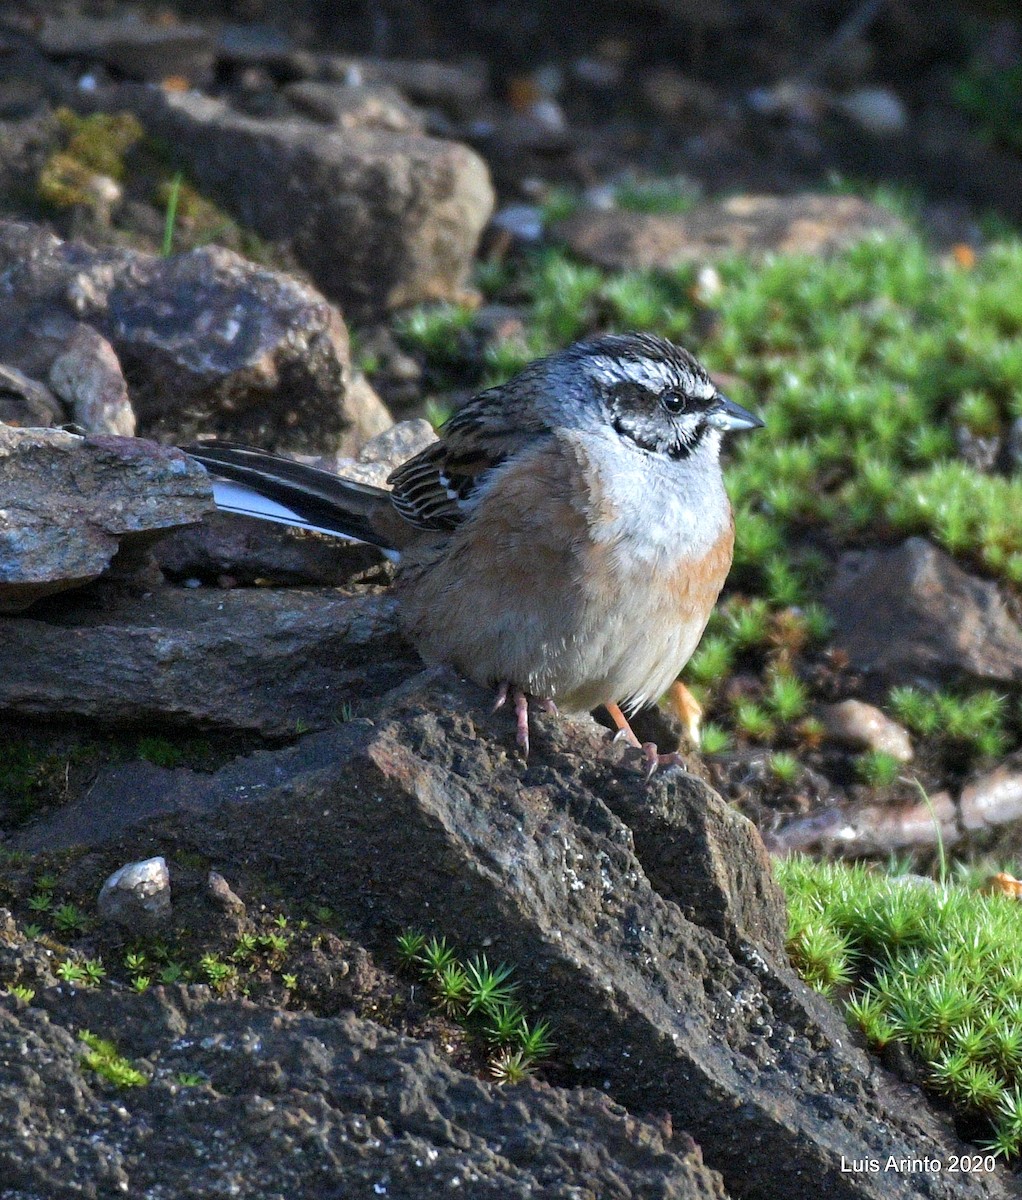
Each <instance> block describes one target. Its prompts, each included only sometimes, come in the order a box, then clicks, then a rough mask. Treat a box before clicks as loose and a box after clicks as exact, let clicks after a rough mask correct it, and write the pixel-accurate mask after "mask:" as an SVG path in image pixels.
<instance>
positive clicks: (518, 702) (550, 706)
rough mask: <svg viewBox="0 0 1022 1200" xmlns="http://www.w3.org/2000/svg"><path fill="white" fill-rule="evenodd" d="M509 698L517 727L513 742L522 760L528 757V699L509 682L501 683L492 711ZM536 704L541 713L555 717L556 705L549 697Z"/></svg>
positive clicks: (542, 698)
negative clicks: (517, 747) (516, 745)
mask: <svg viewBox="0 0 1022 1200" xmlns="http://www.w3.org/2000/svg"><path fill="white" fill-rule="evenodd" d="M509 698H510V700H511V702H512V704H513V705H514V709H515V724H516V726H517V730H516V734H515V742H516V743H517V744H518V746H519V748H520V749H521V751H522V755H523V757H524V758H528V757H529V697H528V696H527V695H526V693H525V692H523V691H521V690H520V689H519V688H513V687H512V686H511V684H510V683H509V682H506V681H505V682H503V683H501V684H499V685H498V687H497V695H496V697H495V698H494V702H493V711H494V712H496V711H497V710H498V709H500V708H503V707H504V705H505V704H506V703H507V702H508V699H509ZM536 703H537V704H538V705H539V707H540V708H541V709H542V711H543V712H547V713H553V714H554V716H556V715H557V705H556V704H555V703H554V702H553V700H551V699H550V697H549V696H544V697H541V698H539V699H538V700H537V701H536Z"/></svg>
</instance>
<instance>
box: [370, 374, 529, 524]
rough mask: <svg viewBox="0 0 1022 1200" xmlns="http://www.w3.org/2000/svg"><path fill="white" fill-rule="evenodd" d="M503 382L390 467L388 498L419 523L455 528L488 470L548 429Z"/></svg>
mask: <svg viewBox="0 0 1022 1200" xmlns="http://www.w3.org/2000/svg"><path fill="white" fill-rule="evenodd" d="M513 401H514V397H513V395H512V394H509V389H508V388H507V387H495V388H489V389H488V390H487V391H485V392H480V394H479V395H478V396H475V397H473V399H471V400H470V401H469V402H468V403H467V404H466V405H465V407H464V408H462V409H460V410H459V411H458V412H456V413H455V414H454V416H453V417H451V418H450V420H449V421H447V423H446V424H445V425H443V426H442V427H441V429H440V437H439V440H438V441H436V442H434V443H433V444H432V445H431V446H428V447H427V448H426V449H425V450H423V451H421V452H420V453H419V454H417V455H415V457H414V458H410V459H409V460H408V461H407V462H406V463H403V464H402V465H401V466H400V467H398V468H397V470H396V471H394V472H393V473H392V474H391V476H390V479H389V480H388V482H389V483H390V484H391V487H392V489H393V490H392V492H391V501H392V503H393V504H394V507H395V508H396V509H397V511H398V512H399V513H400V514H401V516H402V517H404V519H405V520H406V521H409V522H410V523H411V524H413V525H415V526H417V527H418V528H419V529H438V530H443V529H448V530H449V529H454V528H455V527H456V526H457V525H459V524H460V523H461V521H463V520H464V519H465V517H466V516H467V514H468V513H469V512H470V511H471V508H472V500H473V497H474V495H475V493H476V492H477V491H478V489H479V487H480V486H481V485H482V484H483V482H484V481H485V480H486V478H487V476H488V475H489V473H490V472H491V471H492V470H493V469H494V468H495V467H498V466H500V464H501V463H503V462H506V461H507V459H509V458H512V457H513V456H514V455H516V454H517V453H519V451H521V450H522V449H523V448H524V447H525V446H527V445H530V444H531V443H532V442H534V441H535V440H536V438H537V437H542V436H543V435H544V434H548V433H549V432H550V429H549V427H548V426H547V425H546V424H545V423H544V422H543V421H542V420H541V419H540V418H538V417H537V416H536V413H535V411H534V409H533V406H532V405H522V404H520V403H514V402H513Z"/></svg>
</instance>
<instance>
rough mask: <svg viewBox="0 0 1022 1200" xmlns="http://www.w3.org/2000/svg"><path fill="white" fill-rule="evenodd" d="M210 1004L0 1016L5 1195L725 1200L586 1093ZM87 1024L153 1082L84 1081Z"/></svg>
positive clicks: (716, 1184) (415, 1043)
mask: <svg viewBox="0 0 1022 1200" xmlns="http://www.w3.org/2000/svg"><path fill="white" fill-rule="evenodd" d="M203 992H204V989H199V988H178V987H174V988H162V987H153V988H151V989H150V990H149V991H148V992H147V993H146V994H145V995H141V996H135V995H123V996H119V997H116V998H115V997H113V996H112V995H111V993H110V992H108V991H106V990H97V991H93V992H92V993H91V994H90V993H88V992H86V991H84V990H81V989H79V990H78V992H77V994H76V995H74V996H69V995H63V994H61V992H60V991H58V990H55V991H54V992H53V993H49V994H47V995H46V996H45V997H42V998H41V1000H40V1004H39V1005H34V1006H32V1007H17V1008H15V1007H13V1006H10V1005H5V1006H4V1007H2V1008H0V1122H2V1124H0V1163H2V1164H3V1167H4V1185H5V1189H9V1193H8V1194H9V1195H10V1196H12V1197H15V1196H17V1197H22V1196H25V1197H27V1196H47V1197H53V1198H55V1200H56V1198H58V1197H65V1196H66V1197H70V1196H71V1195H72V1194H73V1193H72V1191H71V1189H70V1187H69V1186H68V1180H72V1179H73V1181H74V1184H73V1186H74V1188H75V1190H76V1191H77V1192H79V1194H81V1195H118V1194H123V1195H132V1196H142V1195H158V1194H165V1195H173V1196H185V1195H187V1194H188V1193H189V1191H192V1192H193V1193H194V1182H195V1179H196V1177H197V1175H199V1174H205V1173H207V1172H208V1173H209V1176H210V1177H211V1178H216V1179H236V1180H244V1185H243V1190H244V1194H245V1196H246V1198H247V1200H279V1197H282V1196H287V1197H288V1198H289V1200H321V1198H323V1197H326V1196H331V1195H333V1196H339V1195H341V1194H345V1195H351V1196H360V1197H361V1196H368V1197H376V1196H390V1197H395V1198H396V1197H400V1198H401V1200H432V1198H433V1197H436V1196H439V1195H444V1194H453V1195H464V1196H466V1197H477V1196H483V1195H487V1194H488V1195H490V1196H494V1197H500V1198H501V1200H533V1198H534V1197H539V1196H551V1197H553V1196H564V1197H569V1196H571V1197H583V1196H601V1197H602V1196H606V1197H612V1196H625V1195H627V1196H635V1197H640V1196H649V1197H653V1196H662V1197H671V1198H672V1200H727V1192H726V1191H725V1190H724V1186H723V1184H722V1182H721V1179H720V1176H719V1174H718V1173H717V1172H716V1171H713V1170H711V1169H710V1168H709V1167H707V1166H705V1165H704V1163H703V1161H702V1156H701V1154H700V1152H699V1149H698V1147H696V1146H695V1145H694V1143H693V1142H692V1140H691V1138H689V1137H687V1136H686V1135H685V1134H684V1133H677V1134H675V1133H672V1131H671V1129H670V1127H669V1126H667V1127H664V1126H663V1125H662V1124H661V1123H659V1122H655V1121H653V1120H651V1119H649V1118H645V1119H643V1118H639V1117H636V1116H634V1115H632V1114H631V1113H629V1112H627V1111H626V1110H624V1109H623V1108H622V1107H621V1106H620V1105H618V1104H615V1103H614V1102H612V1101H611V1100H609V1099H608V1098H607V1097H606V1096H605V1095H603V1094H601V1093H600V1092H598V1091H595V1090H593V1089H592V1088H582V1089H580V1088H563V1087H549V1086H545V1085H540V1084H525V1085H523V1086H520V1087H515V1088H507V1089H501V1088H498V1087H497V1086H495V1085H494V1084H492V1083H487V1082H484V1081H482V1080H480V1079H478V1078H475V1077H474V1076H472V1075H469V1074H466V1073H465V1072H464V1071H460V1070H457V1069H456V1068H454V1067H452V1066H451V1065H450V1064H449V1063H447V1062H445V1061H444V1060H443V1059H442V1058H441V1057H440V1054H439V1053H438V1051H437V1050H436V1049H434V1048H433V1047H432V1046H431V1045H430V1044H429V1043H427V1042H424V1041H420V1040H416V1039H413V1038H408V1037H402V1036H400V1035H399V1034H397V1033H394V1032H392V1031H390V1030H386V1029H383V1028H381V1027H380V1026H379V1025H377V1024H375V1023H374V1022H373V1021H369V1020H364V1019H362V1018H359V1017H357V1016H355V1015H354V1014H353V1013H351V1012H344V1013H342V1014H340V1015H339V1016H336V1017H329V1018H321V1017H314V1016H310V1015H308V1014H303V1013H297V1012H287V1011H282V1012H273V1011H269V1010H267V1009H259V1008H256V1007H255V1006H254V1005H249V1004H245V1003H238V1002H225V1001H222V1000H216V999H213V998H212V997H210V996H209V995H208V994H203ZM83 1028H87V1029H90V1030H91V1031H93V1032H94V1033H96V1034H97V1035H98V1036H100V1037H103V1038H106V1039H108V1040H110V1041H111V1042H113V1044H114V1045H115V1046H116V1048H117V1050H118V1052H119V1053H121V1054H123V1055H126V1056H128V1057H129V1058H130V1059H131V1060H133V1061H136V1062H138V1064H139V1065H141V1066H142V1067H143V1068H144V1069H145V1073H146V1074H147V1075H150V1076H151V1078H150V1081H149V1083H148V1085H147V1086H145V1087H137V1088H125V1089H120V1090H119V1091H117V1092H116V1093H113V1092H112V1091H111V1090H109V1089H108V1087H107V1086H105V1085H104V1084H103V1083H102V1081H101V1080H98V1079H97V1078H96V1076H95V1075H93V1074H92V1073H91V1072H89V1071H87V1070H83V1068H82V1053H81V1043H80V1042H79V1041H78V1040H77V1033H78V1031H79V1030H80V1029H83ZM182 1077H186V1078H187V1077H191V1078H195V1079H198V1080H200V1081H203V1082H200V1083H198V1084H197V1085H193V1086H182V1084H181V1082H180V1081H181V1079H182ZM965 1178H966V1182H967V1181H968V1177H967V1176H966V1177H965ZM338 1181H343V1183H342V1184H341V1185H340V1186H341V1187H342V1189H343V1191H342V1192H341V1191H338ZM962 1194H963V1196H964V1197H966V1198H968V1197H969V1196H971V1195H973V1194H975V1193H974V1190H972V1189H969V1188H968V1187H967V1189H966V1191H964V1192H963V1193H962Z"/></svg>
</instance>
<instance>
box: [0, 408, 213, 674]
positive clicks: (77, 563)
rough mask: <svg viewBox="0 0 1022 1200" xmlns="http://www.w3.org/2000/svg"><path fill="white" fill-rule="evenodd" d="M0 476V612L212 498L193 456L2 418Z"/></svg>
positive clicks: (98, 565)
mask: <svg viewBox="0 0 1022 1200" xmlns="http://www.w3.org/2000/svg"><path fill="white" fill-rule="evenodd" d="M0 476H2V478H3V497H2V500H0V503H2V506H3V507H2V509H0V612H7V613H11V612H17V611H19V610H21V609H24V608H27V607H28V606H29V605H30V604H32V603H33V601H35V600H38V599H39V598H40V597H42V596H47V595H50V594H52V593H54V592H62V591H66V590H67V589H68V588H73V587H77V586H79V585H80V584H83V583H87V582H89V581H90V580H93V579H96V578H98V577H99V576H100V575H101V574H103V572H104V571H106V570H107V568H108V567H109V566H110V564H111V562H112V560H113V558H114V556H115V555H116V554H117V553H118V551H120V552H121V553H122V557H123V556H126V555H127V554H129V553H137V552H138V551H139V550H140V549H141V548H143V547H146V546H148V545H150V544H151V543H152V542H153V541H155V539H156V538H157V537H159V536H162V534H164V533H165V532H166V531H167V530H169V529H172V528H174V527H175V526H179V525H188V524H191V523H192V522H195V521H198V520H200V519H201V518H202V516H203V515H204V514H205V513H208V512H210V511H211V510H212V507H213V503H212V496H211V493H210V488H209V481H208V479H207V478H206V476H205V473H204V472H203V471H201V470H200V469H199V468H198V467H197V466H196V464H195V463H194V462H192V460H191V459H189V458H187V457H186V456H185V455H184V454H182V453H181V452H180V451H179V450H174V449H172V448H169V447H163V446H156V445H154V444H153V443H151V442H142V441H136V440H133V439H130V438H113V437H93V438H82V437H77V436H75V435H73V434H70V433H65V432H63V431H62V430H48V429H25V430H19V429H13V428H11V427H9V426H0ZM15 628H17V625H16V623H13V622H6V623H4V625H3V626H2V632H3V633H4V634H9V633H10V631H11V630H12V629H15ZM11 665H12V666H13V664H11ZM53 665H54V670H55V672H57V673H58V674H59V669H60V668H59V659H58V660H55V661H54V664H53ZM56 677H57V676H56V675H55V676H54V678H55V679H56Z"/></svg>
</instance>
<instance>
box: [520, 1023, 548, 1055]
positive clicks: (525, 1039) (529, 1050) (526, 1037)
mask: <svg viewBox="0 0 1022 1200" xmlns="http://www.w3.org/2000/svg"><path fill="white" fill-rule="evenodd" d="M515 1040H516V1041H517V1043H518V1046H519V1048H520V1049H521V1051H522V1053H523V1054H524V1055H525V1056H526V1058H528V1059H530V1060H535V1059H538V1058H547V1057H549V1055H550V1054H552V1053H553V1049H554V1043H553V1040H552V1038H551V1037H550V1022H549V1021H536V1022H534V1023H533V1024H530V1023H529V1022H528V1020H526V1018H525V1017H522V1019H521V1020H520V1021H519V1023H518V1028H517V1029H516V1030H515Z"/></svg>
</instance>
